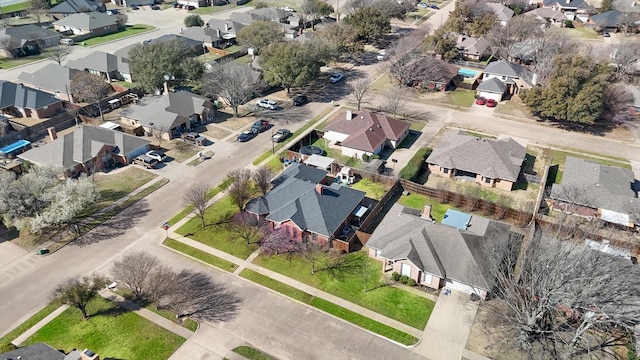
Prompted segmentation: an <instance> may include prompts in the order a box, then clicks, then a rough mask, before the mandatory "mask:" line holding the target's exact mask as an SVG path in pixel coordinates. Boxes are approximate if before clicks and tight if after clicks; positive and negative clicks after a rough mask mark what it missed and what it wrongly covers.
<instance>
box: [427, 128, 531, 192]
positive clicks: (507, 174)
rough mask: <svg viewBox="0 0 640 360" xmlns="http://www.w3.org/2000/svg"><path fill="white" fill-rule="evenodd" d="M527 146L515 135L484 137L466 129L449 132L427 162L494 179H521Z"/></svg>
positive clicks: (512, 180)
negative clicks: (466, 131) (470, 132)
mask: <svg viewBox="0 0 640 360" xmlns="http://www.w3.org/2000/svg"><path fill="white" fill-rule="evenodd" d="M526 152H527V149H526V148H525V147H524V146H522V145H520V144H518V143H517V142H516V141H515V140H513V139H511V138H505V139H500V140H494V139H481V138H476V137H474V136H470V135H467V134H465V133H464V132H462V131H458V130H451V131H448V132H447V133H446V134H445V135H444V136H443V137H442V139H441V140H440V142H439V143H438V144H437V146H436V147H435V149H434V150H433V152H432V153H431V155H429V157H428V158H427V160H426V161H427V163H429V164H435V165H440V166H443V167H446V168H451V169H457V170H462V171H469V172H472V173H474V174H480V175H483V176H485V177H488V178H491V179H504V180H508V181H511V182H515V181H517V180H518V176H519V175H520V167H521V166H522V162H523V161H524V157H525V155H526Z"/></svg>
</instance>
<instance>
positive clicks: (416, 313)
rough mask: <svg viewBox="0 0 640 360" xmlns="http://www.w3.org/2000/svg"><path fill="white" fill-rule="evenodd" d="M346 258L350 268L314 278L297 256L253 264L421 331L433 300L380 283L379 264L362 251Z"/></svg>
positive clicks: (262, 259)
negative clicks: (365, 288)
mask: <svg viewBox="0 0 640 360" xmlns="http://www.w3.org/2000/svg"><path fill="white" fill-rule="evenodd" d="M346 256H349V257H351V264H352V266H351V267H347V268H345V269H340V270H338V271H336V272H334V273H330V272H327V271H317V272H316V274H315V275H312V274H311V265H310V263H309V262H307V261H305V260H303V259H302V258H300V257H298V256H293V257H291V258H290V259H289V257H287V256H283V255H279V256H264V255H260V256H258V257H257V258H256V259H255V260H254V263H256V264H257V265H260V266H263V267H265V268H267V269H270V270H273V271H276V272H279V273H281V274H283V275H285V276H288V277H291V278H293V279H296V280H298V281H300V282H303V283H305V284H308V285H311V286H314V287H316V288H318V289H320V290H323V291H326V292H328V293H330V294H333V295H336V296H339V297H341V298H343V299H345V300H348V301H351V302H353V303H355V304H358V305H360V306H363V307H365V308H368V309H370V310H372V311H375V312H377V313H379V314H381V315H384V316H387V317H389V318H392V319H395V320H397V321H400V322H403V323H405V324H407V325H410V326H413V327H415V328H417V329H424V327H425V326H426V324H427V321H428V320H429V316H430V315H431V311H432V310H433V306H434V303H433V301H431V300H429V299H427V298H424V297H422V296H418V295H415V294H412V293H410V292H407V291H404V290H403V289H400V288H396V287H391V286H387V285H386V284H385V283H384V282H383V280H382V272H381V271H380V269H381V266H382V265H381V264H380V263H379V262H378V261H375V260H370V259H368V256H367V254H366V253H365V252H363V251H359V252H354V253H351V254H348V255H346ZM365 259H367V263H368V266H367V272H366V273H367V288H368V289H370V290H369V291H367V292H366V293H365V292H364V276H363V274H364V273H365V271H364V269H363V267H362V264H364V263H365Z"/></svg>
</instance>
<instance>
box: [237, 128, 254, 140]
mask: <svg viewBox="0 0 640 360" xmlns="http://www.w3.org/2000/svg"><path fill="white" fill-rule="evenodd" d="M256 135H258V133H257V132H255V131H253V130H247V131H243V132H242V134H240V135H239V136H238V141H239V142H247V141H249V140H251V139H253V138H254V137H256Z"/></svg>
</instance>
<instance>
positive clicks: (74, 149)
mask: <svg viewBox="0 0 640 360" xmlns="http://www.w3.org/2000/svg"><path fill="white" fill-rule="evenodd" d="M49 135H50V136H51V138H52V140H53V141H51V142H49V143H47V144H45V145H41V146H39V147H34V148H32V149H31V150H29V151H27V152H25V153H22V154H20V155H18V157H19V158H21V159H23V160H26V161H29V162H30V163H32V164H34V165H36V166H46V167H51V168H59V169H62V171H63V174H64V175H65V176H67V177H76V176H78V175H80V173H86V174H91V173H94V172H96V171H100V170H102V169H107V168H110V167H112V166H113V162H117V163H120V164H122V165H128V164H131V162H132V161H133V159H134V158H135V157H136V156H138V155H140V154H144V153H145V152H146V151H148V149H149V144H150V143H151V142H150V141H149V140H146V139H143V138H141V137H137V136H133V135H129V134H125V133H123V132H121V131H116V130H110V129H105V128H102V127H94V126H81V127H79V128H77V129H76V130H74V131H73V132H70V133H68V134H65V135H63V136H61V137H59V138H58V136H57V134H56V132H55V129H53V128H50V129H49Z"/></svg>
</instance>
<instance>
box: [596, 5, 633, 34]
mask: <svg viewBox="0 0 640 360" xmlns="http://www.w3.org/2000/svg"><path fill="white" fill-rule="evenodd" d="M587 24H588V25H591V26H594V27H595V28H596V29H597V30H599V31H611V32H618V31H628V32H635V31H636V30H637V29H638V27H640V16H638V15H629V14H627V13H623V12H622V11H620V10H611V11H607V12H604V13H601V14H598V15H593V16H591V18H590V19H589V22H588V23H587Z"/></svg>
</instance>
